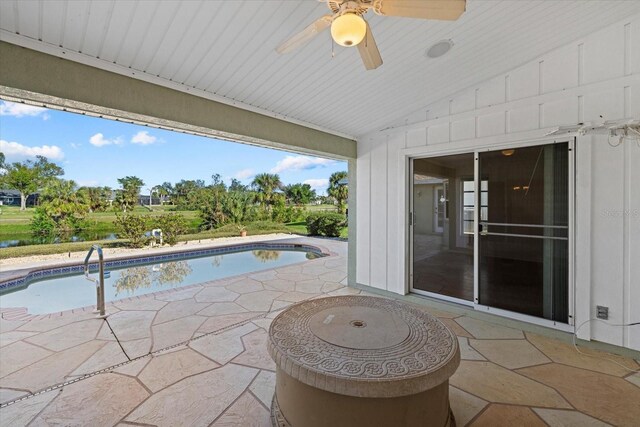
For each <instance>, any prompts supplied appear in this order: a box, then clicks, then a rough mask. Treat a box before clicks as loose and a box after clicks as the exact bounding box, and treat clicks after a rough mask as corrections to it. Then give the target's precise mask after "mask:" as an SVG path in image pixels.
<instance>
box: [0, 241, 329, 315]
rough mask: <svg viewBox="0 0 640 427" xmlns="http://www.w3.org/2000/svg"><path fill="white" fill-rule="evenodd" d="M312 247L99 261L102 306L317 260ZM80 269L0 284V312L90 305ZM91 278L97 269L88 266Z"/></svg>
mask: <svg viewBox="0 0 640 427" xmlns="http://www.w3.org/2000/svg"><path fill="white" fill-rule="evenodd" d="M320 256H324V254H323V253H322V252H321V251H320V250H319V249H317V248H315V247H312V246H306V245H290V244H262V243H260V244H249V245H241V246H231V247H225V248H213V249H208V250H199V251H191V252H179V253H172V254H165V255H158V256H153V257H138V258H131V259H126V260H115V261H106V262H105V271H107V272H109V274H108V275H107V274H105V281H104V282H105V301H107V302H109V301H115V300H118V299H122V298H128V297H133V296H139V295H144V294H148V293H152V292H158V291H162V290H168V289H173V288H179V287H183V286H188V285H193V284H196V283H202V282H207V281H211V280H216V279H222V278H225V277H231V276H236V275H240V274H246V273H251V272H255V271H260V270H265V269H271V268H276V267H281V266H285V265H289V264H295V263H298V262H303V261H305V260H309V259H314V258H318V257H320ZM82 269H83V266H82V265H76V266H69V267H59V268H52V269H45V270H39V271H36V272H32V273H29V274H28V275H27V276H25V277H23V278H19V279H14V280H12V281H9V282H6V283H2V284H0V307H3V308H7V307H26V308H27V310H28V312H29V313H30V314H46V313H54V312H59V311H65V310H70V309H73V308H79V307H86V306H90V305H95V303H96V291H95V285H94V284H93V283H92V282H90V281H88V280H87V279H86V278H85V277H84V274H82V271H83V270H82ZM91 272H92V276H93V277H96V276H97V264H95V263H94V264H92V265H91Z"/></svg>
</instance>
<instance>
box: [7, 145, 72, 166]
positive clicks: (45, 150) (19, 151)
mask: <svg viewBox="0 0 640 427" xmlns="http://www.w3.org/2000/svg"><path fill="white" fill-rule="evenodd" d="M0 151H2V152H3V153H4V155H5V156H6V158H7V162H14V161H21V160H24V159H28V158H34V157H35V156H44V157H46V158H47V159H49V160H61V159H62V158H63V157H64V152H63V151H62V148H60V147H58V146H57V145H41V146H36V147H29V146H27V145H23V144H20V143H18V142H10V141H5V140H0Z"/></svg>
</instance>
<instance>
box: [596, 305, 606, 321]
mask: <svg viewBox="0 0 640 427" xmlns="http://www.w3.org/2000/svg"><path fill="white" fill-rule="evenodd" d="M596 317H597V318H598V319H602V320H607V319H609V307H605V306H603V305H597V306H596Z"/></svg>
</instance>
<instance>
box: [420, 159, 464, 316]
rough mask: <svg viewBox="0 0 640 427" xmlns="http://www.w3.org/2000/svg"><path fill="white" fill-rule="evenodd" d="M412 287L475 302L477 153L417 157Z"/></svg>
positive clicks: (427, 292)
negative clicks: (474, 224)
mask: <svg viewBox="0 0 640 427" xmlns="http://www.w3.org/2000/svg"><path fill="white" fill-rule="evenodd" d="M412 166H413V177H412V183H411V184H412V219H413V221H412V226H411V228H412V248H413V251H412V253H413V260H412V263H411V279H412V281H411V290H412V291H414V292H418V293H423V294H427V295H436V296H440V297H444V298H446V299H451V300H455V301H458V302H468V303H472V302H473V294H474V282H473V246H474V236H473V217H474V214H473V209H474V202H473V198H474V193H473V190H472V191H471V192H470V193H469V192H467V189H468V187H469V185H470V186H471V188H472V189H473V173H474V159H473V154H472V153H469V154H461V155H454V156H442V157H431V158H428V159H414V160H413V164H412Z"/></svg>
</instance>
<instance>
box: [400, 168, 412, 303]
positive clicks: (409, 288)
mask: <svg viewBox="0 0 640 427" xmlns="http://www.w3.org/2000/svg"><path fill="white" fill-rule="evenodd" d="M405 182H407V181H405ZM408 183H409V186H408V187H409V190H408V191H409V210H408V212H409V214H407V210H406V209H405V212H404V215H403V217H404V219H405V221H406V220H407V219H408V218H407V217H408V216H409V215H411V221H407V222H408V225H409V228H408V233H407V234H408V236H409V254H408V257H407V263H408V268H407V272H408V276H409V277H408V283H407V281H405V286H404V289H405V293H408V292H411V291H412V290H413V234H414V229H415V227H414V226H413V223H414V218H413V216H414V212H413V191H414V190H413V186H414V185H415V184H414V182H413V160H411V159H409V181H408Z"/></svg>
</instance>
